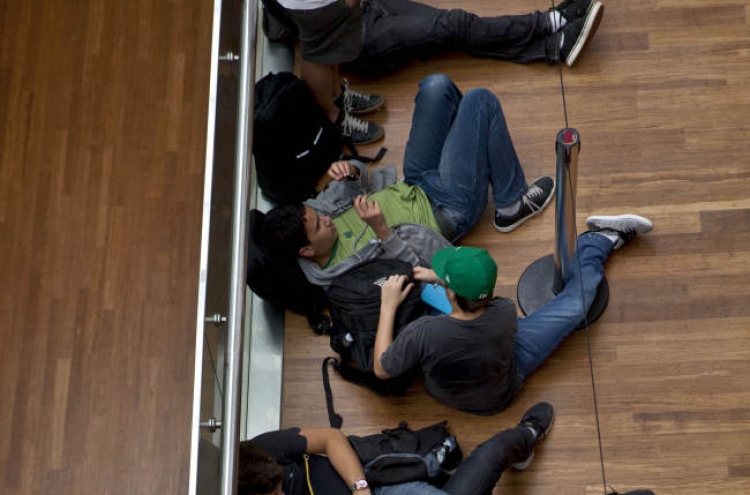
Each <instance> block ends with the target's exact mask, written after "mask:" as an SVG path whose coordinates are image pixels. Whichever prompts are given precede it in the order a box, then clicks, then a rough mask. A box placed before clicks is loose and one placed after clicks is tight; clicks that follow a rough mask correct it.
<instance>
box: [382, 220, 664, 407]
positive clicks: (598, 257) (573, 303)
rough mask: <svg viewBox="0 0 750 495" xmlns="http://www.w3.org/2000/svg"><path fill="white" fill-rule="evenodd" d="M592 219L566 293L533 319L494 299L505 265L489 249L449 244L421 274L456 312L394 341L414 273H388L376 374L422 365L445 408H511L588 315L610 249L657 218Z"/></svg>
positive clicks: (422, 322) (417, 274)
mask: <svg viewBox="0 0 750 495" xmlns="http://www.w3.org/2000/svg"><path fill="white" fill-rule="evenodd" d="M586 224H587V226H588V228H589V231H588V232H586V233H584V234H582V235H581V236H580V237H579V238H578V243H577V247H576V253H575V256H576V257H577V259H578V261H577V262H576V263H573V270H571V272H572V273H570V274H568V276H567V279H566V280H565V284H564V287H563V289H562V291H560V293H559V294H557V295H556V296H555V297H554V298H552V299H551V300H550V301H549V302H547V304H545V305H544V306H543V307H542V308H540V309H539V310H537V311H535V312H533V313H531V314H529V315H528V316H526V317H525V318H523V317H518V316H517V313H516V306H515V303H514V302H513V301H512V300H510V299H505V298H495V297H493V291H494V289H495V281H496V279H497V265H496V263H495V261H494V260H493V259H492V257H491V256H490V255H489V253H488V252H487V251H485V250H484V249H478V248H473V247H448V248H444V249H441V250H440V251H438V252H436V253H435V255H434V256H433V258H432V268H431V269H430V268H425V267H416V268H414V279H415V280H417V281H421V282H427V283H439V284H442V285H443V286H444V287H445V289H446V294H447V296H448V299H449V301H450V304H451V313H450V314H445V315H439V316H423V317H421V318H419V319H417V320H415V321H413V322H411V323H409V324H408V325H406V326H405V327H403V328H402V329H401V331H400V332H399V334H398V336H397V337H396V338H395V339H394V338H393V330H394V329H393V322H394V318H395V314H396V310H397V309H398V306H399V304H400V303H401V302H402V301H403V300H404V298H405V297H406V295H407V294H408V293H409V291H411V290H412V289H413V285H414V284H413V283H408V284H405V282H406V279H407V278H406V277H405V276H392V277H390V278H388V280H387V281H386V282H385V284H384V285H383V288H382V299H381V307H380V320H379V322H378V330H377V335H376V338H375V349H374V360H373V362H374V371H375V375H376V376H378V377H379V378H382V379H387V378H391V377H395V376H399V375H401V374H403V373H405V372H407V371H409V370H411V369H414V368H417V369H418V370H419V372H420V374H421V376H422V379H423V382H424V386H425V389H426V390H427V392H428V393H429V394H430V395H432V396H433V397H435V399H437V400H438V401H440V402H442V403H444V404H447V405H449V406H452V407H455V408H457V409H461V410H463V411H467V412H471V413H476V414H495V413H498V412H500V411H502V410H503V409H505V408H507V407H508V406H510V405H511V403H512V402H513V400H514V399H515V397H516V396H517V395H518V393H519V392H520V390H521V387H522V384H523V381H524V380H525V379H526V378H527V377H528V376H529V375H531V373H533V372H534V370H536V369H537V368H538V367H539V366H541V364H542V363H543V362H544V360H545V359H547V357H549V355H550V354H552V352H553V351H554V350H555V349H556V348H557V347H558V346H559V345H560V343H561V342H562V341H563V340H564V339H565V337H567V336H568V335H570V334H571V333H572V332H573V331H574V330H576V328H578V327H579V325H580V323H581V322H582V321H583V318H584V316H585V314H586V313H587V312H588V309H589V307H590V306H591V304H592V302H593V300H594V297H595V295H596V291H597V287H598V286H599V282H600V281H601V279H602V277H603V275H604V263H605V261H606V260H607V258H608V256H609V254H610V253H611V252H612V251H613V250H615V249H619V248H620V247H622V246H623V245H624V244H625V243H627V242H628V241H629V240H631V239H632V238H633V237H635V236H636V235H637V234H644V233H646V232H649V231H651V229H652V228H653V226H652V224H651V221H650V220H648V219H647V218H644V217H641V216H638V215H632V214H626V215H619V216H593V217H589V218H588V219H587V221H586ZM582 295H583V296H582Z"/></svg>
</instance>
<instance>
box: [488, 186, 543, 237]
mask: <svg viewBox="0 0 750 495" xmlns="http://www.w3.org/2000/svg"><path fill="white" fill-rule="evenodd" d="M554 195H555V181H554V179H552V177H540V178H538V179H537V180H535V181H534V182H533V183H532V184H531V187H529V188H528V189H527V190H526V193H525V194H524V195H523V196H521V206H520V207H519V208H518V211H517V212H516V213H513V214H512V215H503V214H501V213H499V212H497V211H496V212H495V229H497V230H498V231H500V232H503V233H508V232H511V231H513V230H515V229H516V228H518V227H519V226H520V225H521V224H523V223H524V222H525V221H527V220H529V219H530V218H533V217H535V216H537V215H539V214H540V213H541V212H542V210H543V209H544V207H545V206H547V205H548V204H549V202H550V200H551V199H552V196H554Z"/></svg>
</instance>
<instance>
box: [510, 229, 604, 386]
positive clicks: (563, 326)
mask: <svg viewBox="0 0 750 495" xmlns="http://www.w3.org/2000/svg"><path fill="white" fill-rule="evenodd" d="M614 245H615V244H614V242H613V241H612V240H611V239H608V238H607V237H605V236H604V235H601V234H598V233H593V232H587V233H584V234H582V235H581V236H580V237H579V238H578V245H577V247H576V256H577V257H578V259H577V260H575V261H574V262H573V270H572V273H571V274H570V275H569V279H568V280H566V281H565V286H564V287H563V290H562V291H561V292H560V293H559V294H558V295H557V296H555V297H554V298H553V299H551V300H550V301H549V302H548V303H547V304H545V305H544V306H543V307H542V308H540V309H539V310H537V311H535V312H533V313H531V314H530V315H528V316H526V317H525V318H519V319H518V332H517V333H516V337H515V344H514V352H515V356H516V362H517V363H518V372H519V375H520V376H521V378H522V379H526V378H527V377H528V376H529V375H530V374H531V373H532V372H534V370H536V369H537V368H538V367H539V366H540V365H541V364H542V363H543V362H544V361H545V360H546V359H547V358H548V357H549V355H550V354H552V352H553V351H554V350H555V349H556V348H557V347H558V346H559V345H560V343H561V342H562V341H563V340H564V339H565V337H567V336H568V335H570V334H571V333H572V332H573V331H574V330H575V329H576V328H577V327H578V325H579V324H580V323H581V322H582V321H583V318H584V316H585V314H586V312H587V311H588V309H589V307H590V306H591V303H592V302H593V300H594V297H595V296H596V290H597V287H598V286H599V282H600V281H601V279H602V277H603V275H604V262H605V261H606V260H607V258H608V257H609V254H610V253H611V252H612V249H613V248H614ZM579 264H580V269H579Z"/></svg>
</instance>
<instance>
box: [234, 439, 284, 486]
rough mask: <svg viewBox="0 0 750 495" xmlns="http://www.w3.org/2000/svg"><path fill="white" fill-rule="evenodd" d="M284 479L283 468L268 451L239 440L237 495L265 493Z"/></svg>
mask: <svg viewBox="0 0 750 495" xmlns="http://www.w3.org/2000/svg"><path fill="white" fill-rule="evenodd" d="M283 479H284V469H283V468H282V467H281V466H280V465H279V463H278V462H276V459H274V458H273V457H271V456H270V455H269V454H268V452H266V451H265V450H263V448H261V447H260V446H258V445H256V444H254V443H253V442H250V441H245V442H240V460H239V469H238V470H237V495H265V494H268V493H271V492H273V491H274V490H275V489H276V488H277V487H278V486H279V484H280V483H281V481H282V480H283Z"/></svg>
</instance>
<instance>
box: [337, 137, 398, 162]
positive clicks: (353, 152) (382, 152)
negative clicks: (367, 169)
mask: <svg viewBox="0 0 750 495" xmlns="http://www.w3.org/2000/svg"><path fill="white" fill-rule="evenodd" d="M344 145H345V146H346V149H348V150H349V153H351V155H346V154H344V155H342V156H341V159H342V160H359V161H360V162H362V163H375V162H378V161H380V160H381V159H382V158H383V157H384V156H385V153H386V152H387V151H388V148H386V147H384V146H381V147H380V149H379V150H378V152H377V154H376V155H375V156H374V157H372V158H371V157H369V156H362V155H360V154H359V151H357V148H355V147H354V143H352V139H351V138H349V137H344Z"/></svg>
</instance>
